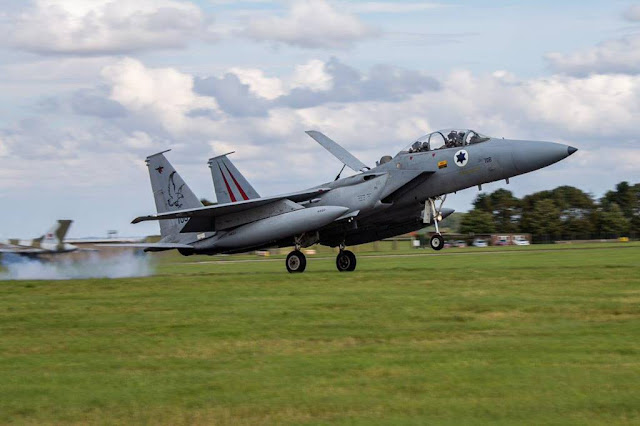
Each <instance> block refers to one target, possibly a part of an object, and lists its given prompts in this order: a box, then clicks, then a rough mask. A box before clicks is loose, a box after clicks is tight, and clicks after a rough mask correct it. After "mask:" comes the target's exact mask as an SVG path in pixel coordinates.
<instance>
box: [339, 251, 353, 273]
mask: <svg viewBox="0 0 640 426" xmlns="http://www.w3.org/2000/svg"><path fill="white" fill-rule="evenodd" d="M336 268H338V271H340V272H351V271H355V269H356V255H355V254H353V252H351V251H349V250H342V249H341V250H340V253H338V256H336Z"/></svg>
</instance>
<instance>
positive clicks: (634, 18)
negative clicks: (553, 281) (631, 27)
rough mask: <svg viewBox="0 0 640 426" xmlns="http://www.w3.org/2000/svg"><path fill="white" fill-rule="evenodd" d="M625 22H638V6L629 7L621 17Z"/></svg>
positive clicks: (639, 6)
mask: <svg viewBox="0 0 640 426" xmlns="http://www.w3.org/2000/svg"><path fill="white" fill-rule="evenodd" d="M622 16H623V17H624V18H625V19H626V20H627V21H631V22H638V21H640V5H637V4H636V5H633V6H629V7H628V8H627V10H625V11H624V13H623V15H622Z"/></svg>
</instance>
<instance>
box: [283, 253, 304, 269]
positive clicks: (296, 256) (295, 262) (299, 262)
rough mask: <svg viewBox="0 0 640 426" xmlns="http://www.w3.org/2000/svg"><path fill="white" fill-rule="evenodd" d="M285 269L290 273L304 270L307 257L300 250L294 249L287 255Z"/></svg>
mask: <svg viewBox="0 0 640 426" xmlns="http://www.w3.org/2000/svg"><path fill="white" fill-rule="evenodd" d="M286 265H287V271H289V272H290V273H292V274H293V273H297V272H304V270H305V269H306V268H307V258H306V257H305V255H304V253H302V252H301V251H300V250H294V251H292V252H291V253H289V255H288V256H287V262H286Z"/></svg>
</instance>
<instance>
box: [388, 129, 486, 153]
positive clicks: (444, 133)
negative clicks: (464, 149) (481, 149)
mask: <svg viewBox="0 0 640 426" xmlns="http://www.w3.org/2000/svg"><path fill="white" fill-rule="evenodd" d="M489 139H491V138H490V137H489V136H484V135H482V134H480V133H478V132H476V131H475V130H470V129H446V130H439V131H437V132H433V133H429V134H428V135H424V136H422V137H421V138H418V140H416V141H415V142H413V143H412V144H411V145H408V146H407V147H406V148H405V149H403V150H402V151H400V154H413V153H416V152H427V151H434V150H436V149H444V148H455V147H460V146H466V145H471V144H475V143H480V142H486V141H488V140H489Z"/></svg>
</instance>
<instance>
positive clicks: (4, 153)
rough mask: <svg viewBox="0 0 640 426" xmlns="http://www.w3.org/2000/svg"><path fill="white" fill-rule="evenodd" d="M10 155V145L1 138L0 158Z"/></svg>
mask: <svg viewBox="0 0 640 426" xmlns="http://www.w3.org/2000/svg"><path fill="white" fill-rule="evenodd" d="M7 155H9V147H8V146H7V145H6V144H5V143H4V142H3V141H2V139H0V158H1V157H6V156H7Z"/></svg>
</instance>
